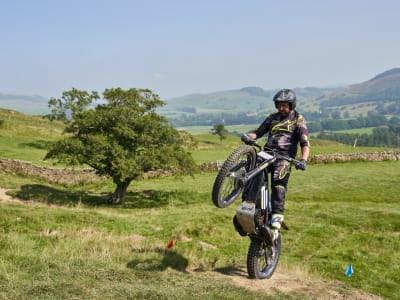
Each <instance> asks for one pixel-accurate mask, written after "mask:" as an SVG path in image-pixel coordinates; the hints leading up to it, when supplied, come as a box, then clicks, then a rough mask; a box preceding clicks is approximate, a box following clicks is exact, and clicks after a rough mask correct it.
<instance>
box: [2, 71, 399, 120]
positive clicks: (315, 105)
mask: <svg viewBox="0 0 400 300" xmlns="http://www.w3.org/2000/svg"><path fill="white" fill-rule="evenodd" d="M288 88H292V89H294V91H295V92H296V94H297V96H298V104H299V107H301V111H302V112H312V113H316V112H321V111H328V113H330V112H332V111H340V112H342V113H345V112H346V115H348V117H358V116H366V115H367V114H368V112H369V111H374V112H378V113H380V114H383V115H395V116H399V115H400V68H393V69H390V70H387V71H385V72H383V73H381V74H378V75H376V76H375V77H374V78H372V79H370V80H367V81H365V82H362V83H357V84H352V85H349V86H344V87H335V88H321V87H304V88H293V87H288ZM276 92H277V89H274V90H264V89H263V88H260V87H254V86H249V87H243V88H240V89H237V90H225V91H216V92H212V93H207V94H189V95H185V96H182V97H176V98H171V99H166V100H165V101H166V105H165V106H163V107H161V108H160V109H158V112H159V113H160V114H162V115H164V116H166V117H168V118H169V119H170V120H171V121H173V120H178V119H182V118H183V119H186V120H188V119H192V118H195V119H202V118H203V119H207V116H210V115H221V114H224V115H226V114H231V115H233V116H234V115H244V114H245V115H263V116H265V114H267V113H269V112H271V111H273V110H274V106H273V102H272V98H273V95H274V94H275V93H276ZM161 97H162V95H161ZM47 102H48V99H46V98H45V97H42V96H37V95H12V94H2V93H0V108H7V109H13V110H16V111H19V112H23V113H26V114H47V113H49V112H50V110H49V108H48V106H47ZM172 123H173V122H172Z"/></svg>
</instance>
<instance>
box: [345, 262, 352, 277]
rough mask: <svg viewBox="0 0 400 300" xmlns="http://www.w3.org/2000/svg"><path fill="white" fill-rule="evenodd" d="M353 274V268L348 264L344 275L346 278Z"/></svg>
mask: <svg viewBox="0 0 400 300" xmlns="http://www.w3.org/2000/svg"><path fill="white" fill-rule="evenodd" d="M353 273H354V271H353V266H352V265H351V264H350V265H348V267H347V270H346V273H345V274H346V276H347V277H351V275H353Z"/></svg>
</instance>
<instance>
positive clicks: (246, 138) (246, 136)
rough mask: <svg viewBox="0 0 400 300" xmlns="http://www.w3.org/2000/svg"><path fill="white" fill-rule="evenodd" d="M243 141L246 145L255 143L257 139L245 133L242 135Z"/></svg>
mask: <svg viewBox="0 0 400 300" xmlns="http://www.w3.org/2000/svg"><path fill="white" fill-rule="evenodd" d="M240 139H241V140H242V142H244V143H245V144H246V145H253V144H254V143H255V142H256V141H255V140H253V139H252V138H251V137H249V136H248V135H247V133H243V134H242V136H241V137H240Z"/></svg>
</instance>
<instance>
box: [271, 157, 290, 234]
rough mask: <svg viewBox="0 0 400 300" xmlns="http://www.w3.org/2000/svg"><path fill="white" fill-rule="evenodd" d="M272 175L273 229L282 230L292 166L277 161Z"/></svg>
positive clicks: (285, 162)
mask: <svg viewBox="0 0 400 300" xmlns="http://www.w3.org/2000/svg"><path fill="white" fill-rule="evenodd" d="M271 174H272V175H271V206H272V222H271V227H272V228H274V229H276V230H280V228H281V224H282V222H283V214H284V210H285V195H286V188H287V184H288V181H289V176H290V164H289V163H288V162H287V161H285V160H277V161H276V162H275V163H274V165H273V169H272V172H271Z"/></svg>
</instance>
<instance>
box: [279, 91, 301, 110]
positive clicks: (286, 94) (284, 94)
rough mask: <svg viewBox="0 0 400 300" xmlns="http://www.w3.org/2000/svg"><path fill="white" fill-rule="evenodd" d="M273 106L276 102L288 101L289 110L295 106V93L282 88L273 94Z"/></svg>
mask: <svg viewBox="0 0 400 300" xmlns="http://www.w3.org/2000/svg"><path fill="white" fill-rule="evenodd" d="M274 102H275V107H277V104H278V102H288V103H289V108H290V109H291V110H293V109H295V108H296V94H295V93H294V92H293V91H292V90H288V89H283V90H280V91H279V92H277V93H276V94H275V96H274Z"/></svg>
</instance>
